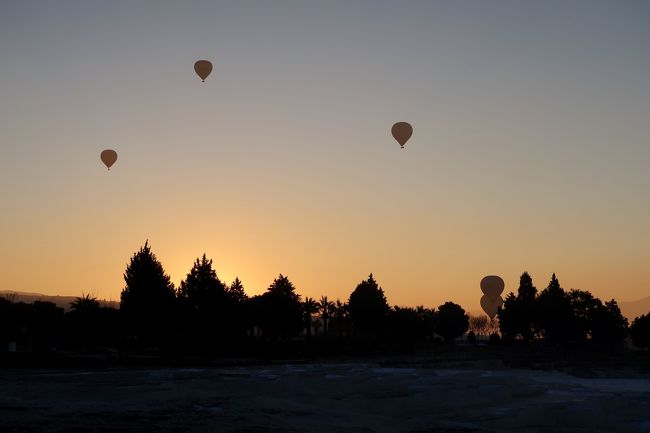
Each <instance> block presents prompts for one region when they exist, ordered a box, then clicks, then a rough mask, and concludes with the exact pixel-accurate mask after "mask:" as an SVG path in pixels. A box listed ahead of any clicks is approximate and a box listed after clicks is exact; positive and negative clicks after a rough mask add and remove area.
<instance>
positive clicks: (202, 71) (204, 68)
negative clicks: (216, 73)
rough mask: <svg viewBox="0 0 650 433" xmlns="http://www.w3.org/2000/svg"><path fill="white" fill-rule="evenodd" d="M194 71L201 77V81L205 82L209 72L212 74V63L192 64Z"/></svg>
mask: <svg viewBox="0 0 650 433" xmlns="http://www.w3.org/2000/svg"><path fill="white" fill-rule="evenodd" d="M194 71H195V72H196V75H198V76H199V77H201V81H205V79H206V78H208V75H210V72H212V63H210V62H209V61H208V60H199V61H197V62H196V63H194Z"/></svg>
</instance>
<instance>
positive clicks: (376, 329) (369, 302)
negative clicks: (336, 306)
mask: <svg viewBox="0 0 650 433" xmlns="http://www.w3.org/2000/svg"><path fill="white" fill-rule="evenodd" d="M348 311H349V314H350V320H352V325H353V326H354V330H355V332H357V333H359V332H360V333H361V334H366V335H368V334H369V333H370V334H375V335H378V334H381V333H383V331H384V326H385V324H386V318H387V317H388V313H389V312H390V307H389V306H388V301H387V300H386V296H385V295H384V291H383V290H382V288H381V287H379V285H378V284H377V281H375V278H374V277H373V276H372V274H370V275H369V276H368V279H367V280H364V281H362V282H360V283H359V284H358V285H357V287H356V288H355V289H354V291H353V292H352V293H351V294H350V299H349V300H348Z"/></svg>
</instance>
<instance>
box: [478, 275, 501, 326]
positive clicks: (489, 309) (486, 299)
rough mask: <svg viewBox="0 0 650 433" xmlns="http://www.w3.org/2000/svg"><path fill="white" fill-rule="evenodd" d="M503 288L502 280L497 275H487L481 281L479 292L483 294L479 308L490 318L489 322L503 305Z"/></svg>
mask: <svg viewBox="0 0 650 433" xmlns="http://www.w3.org/2000/svg"><path fill="white" fill-rule="evenodd" d="M504 288H505V283H504V282H503V279H502V278H501V277H499V276H497V275H488V276H487V277H484V278H483V279H482V280H481V291H482V292H483V296H482V297H481V308H483V311H485V314H487V315H488V316H489V317H490V320H491V319H494V316H496V314H497V311H498V310H499V307H501V306H502V305H503V299H501V293H503V289H504Z"/></svg>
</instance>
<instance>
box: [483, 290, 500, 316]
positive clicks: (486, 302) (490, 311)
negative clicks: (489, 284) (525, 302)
mask: <svg viewBox="0 0 650 433" xmlns="http://www.w3.org/2000/svg"><path fill="white" fill-rule="evenodd" d="M502 305H503V300H502V299H501V297H500V296H499V298H498V299H497V300H494V299H492V298H489V297H488V296H487V295H483V296H481V308H483V311H485V314H487V315H488V317H489V318H490V320H491V319H494V316H496V315H497V311H499V307H500V306H502Z"/></svg>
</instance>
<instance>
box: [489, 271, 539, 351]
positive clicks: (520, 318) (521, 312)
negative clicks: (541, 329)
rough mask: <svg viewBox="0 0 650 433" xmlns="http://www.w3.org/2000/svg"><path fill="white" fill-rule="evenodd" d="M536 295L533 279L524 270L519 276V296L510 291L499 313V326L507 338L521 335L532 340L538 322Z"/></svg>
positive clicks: (510, 338) (526, 339)
mask: <svg viewBox="0 0 650 433" xmlns="http://www.w3.org/2000/svg"><path fill="white" fill-rule="evenodd" d="M536 295H537V289H536V288H535V286H533V279H532V278H531V277H530V275H529V274H528V272H524V273H523V274H521V276H520V277H519V289H518V290H517V296H515V295H514V294H513V293H512V292H511V293H509V294H508V296H506V298H505V300H504V302H503V306H502V307H501V308H500V310H499V312H498V313H497V315H498V317H499V328H500V330H501V333H502V334H503V336H504V338H505V339H507V340H512V339H514V338H517V337H518V336H519V337H521V338H522V339H523V340H524V341H530V340H532V338H533V335H534V333H535V326H536V322H537V299H536Z"/></svg>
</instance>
